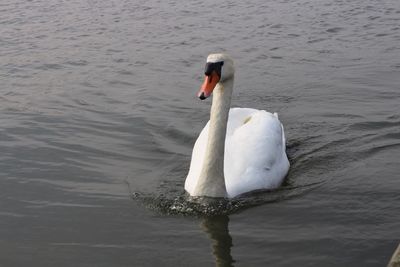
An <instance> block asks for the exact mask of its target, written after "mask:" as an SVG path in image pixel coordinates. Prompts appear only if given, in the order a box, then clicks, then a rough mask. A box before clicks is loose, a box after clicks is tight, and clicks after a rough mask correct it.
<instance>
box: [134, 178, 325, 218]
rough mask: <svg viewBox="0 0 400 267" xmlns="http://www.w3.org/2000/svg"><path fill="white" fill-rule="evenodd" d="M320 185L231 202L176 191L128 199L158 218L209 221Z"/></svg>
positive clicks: (287, 188) (136, 194)
mask: <svg viewBox="0 0 400 267" xmlns="http://www.w3.org/2000/svg"><path fill="white" fill-rule="evenodd" d="M320 185H321V183H320V182H318V183H313V184H307V185H302V186H290V185H284V186H282V187H281V188H279V189H277V190H261V191H254V192H251V193H247V194H244V195H241V196H239V197H235V198H233V199H227V198H209V197H191V196H189V195H188V194H187V193H186V192H180V193H179V194H176V190H175V191H174V192H170V193H169V192H164V193H162V192H160V193H159V194H151V193H149V194H146V193H141V192H132V193H131V196H132V199H134V200H136V201H138V202H139V203H141V204H143V205H144V206H145V207H146V208H148V209H150V210H153V211H156V212H159V213H161V214H167V215H183V216H196V217H211V216H218V215H229V214H232V213H236V212H240V211H242V210H244V209H248V208H251V207H255V206H259V205H263V204H267V203H274V202H280V201H284V200H287V199H290V198H294V197H298V196H300V195H303V194H305V193H307V192H309V191H311V190H314V189H316V188H317V187H318V186H320ZM163 188H166V187H165V186H164V187H163ZM171 191H172V190H171Z"/></svg>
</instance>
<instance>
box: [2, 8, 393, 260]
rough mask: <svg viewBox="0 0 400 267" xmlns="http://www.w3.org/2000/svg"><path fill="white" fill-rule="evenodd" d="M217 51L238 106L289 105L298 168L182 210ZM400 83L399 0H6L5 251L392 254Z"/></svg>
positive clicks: (263, 256)
mask: <svg viewBox="0 0 400 267" xmlns="http://www.w3.org/2000/svg"><path fill="white" fill-rule="evenodd" d="M215 51H217V52H218V51H226V52H229V53H230V54H231V55H232V56H233V57H234V58H235V60H236V66H237V75H236V82H235V93H234V98H233V105H234V106H241V107H253V108H259V109H267V110H269V111H277V112H279V114H280V119H281V121H282V122H283V123H284V125H285V129H286V135H287V140H288V154H289V156H290V158H291V162H292V167H291V171H290V173H289V176H288V178H287V181H286V183H285V185H284V186H283V187H282V189H281V190H278V191H277V192H270V193H264V194H261V195H256V196H248V197H247V198H244V199H242V200H240V201H238V202H237V203H233V205H239V207H240V209H238V210H237V211H236V209H234V208H233V209H232V211H236V212H234V213H233V214H230V215H219V216H216V217H204V216H194V214H189V216H183V215H171V214H170V213H178V214H179V213H181V212H180V209H181V208H182V207H184V208H187V206H188V203H185V201H186V200H185V199H184V197H183V183H184V178H185V175H186V172H187V170H188V167H189V162H190V154H191V148H192V146H193V143H194V141H195V139H196V137H197V134H198V133H199V132H200V130H201V128H202V127H203V125H204V124H205V122H206V121H207V119H208V112H209V108H210V101H208V102H200V101H198V99H196V97H195V93H196V92H197V90H198V88H199V85H200V83H201V79H202V71H203V67H204V62H205V58H206V56H207V54H208V53H210V52H215ZM399 84H400V2H399V1H397V0H387V1H377V0H351V1H339V0H337V1H334V0H322V1H309V0H292V1H272V0H267V1H260V0H259V1H241V2H239V1H220V2H218V3H215V2H213V1H208V0H205V1H172V0H169V1H155V0H151V1H144V0H142V1H128V0H119V1H117V0H111V1H105V0H87V1H80V0H73V1H58V0H57V1H56V0H49V1H43V0H32V1H11V0H3V1H1V3H0V112H1V113H0V122H1V127H0V188H1V189H0V265H1V266H193V267H194V266H213V265H219V266H230V265H234V266H385V265H386V263H387V261H388V260H389V258H390V255H391V253H392V252H393V250H394V249H395V247H396V246H397V244H398V242H399V239H400V227H399V226H400V223H399V222H400V194H399V191H400V174H399V173H400V165H399V163H400V162H399V158H400V104H399V103H400V85H399ZM132 193H133V194H134V196H135V197H134V198H132V197H131V194H132ZM241 201H244V202H241ZM238 203H239V204H238ZM243 203H244V205H241V204H243ZM228 204H229V203H228ZM260 204H261V205H260ZM235 207H236V206H235ZM228 208H229V207H228ZM186 211H187V209H186ZM189 213H190V212H189ZM227 213H230V212H227ZM197 215H198V214H197Z"/></svg>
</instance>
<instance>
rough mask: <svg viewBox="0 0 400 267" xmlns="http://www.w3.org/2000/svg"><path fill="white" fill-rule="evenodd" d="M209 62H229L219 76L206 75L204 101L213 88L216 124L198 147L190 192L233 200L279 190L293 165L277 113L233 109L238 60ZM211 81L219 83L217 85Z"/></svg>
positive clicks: (222, 56)
mask: <svg viewBox="0 0 400 267" xmlns="http://www.w3.org/2000/svg"><path fill="white" fill-rule="evenodd" d="M207 62H208V64H217V63H220V62H223V63H222V64H221V66H219V68H220V69H219V72H220V73H219V77H218V75H217V76H215V77H214V76H213V75H214V74H211V72H210V73H209V74H210V75H209V76H210V77H211V78H210V77H208V78H207V77H206V82H205V83H204V84H203V87H202V89H201V91H200V93H199V95H200V98H201V99H204V98H205V97H207V96H209V95H210V94H211V92H210V88H211V87H213V88H212V89H211V91H213V94H214V97H213V103H212V107H211V115H210V121H209V122H208V123H207V125H206V126H205V127H204V129H203V130H202V131H201V133H200V135H199V137H198V139H197V141H196V143H195V145H194V148H193V153H192V161H191V164H190V170H189V174H188V176H187V178H186V182H185V190H186V191H187V192H188V193H189V194H190V195H191V196H209V197H229V198H233V197H235V196H238V195H240V194H243V193H246V192H250V191H253V190H260V189H274V188H277V187H279V186H280V184H281V183H282V181H283V179H284V178H285V176H286V174H287V172H288V169H289V161H288V159H287V156H286V151H285V150H286V146H285V135H284V131H283V127H282V124H281V123H280V121H279V120H278V116H277V114H276V113H275V114H271V113H269V112H266V111H264V110H256V109H250V108H232V109H230V99H231V95H232V89H233V73H234V68H233V61H232V60H231V59H230V58H229V57H228V56H227V55H225V54H212V55H210V56H209V57H208V59H207ZM222 66H224V67H222ZM208 67H210V66H208ZM206 68H207V67H206ZM213 68H218V66H216V67H215V66H214V67H211V69H213ZM217 72H218V69H217ZM215 74H218V73H215ZM206 75H207V69H206ZM207 79H209V80H214V83H216V82H218V83H216V84H211V82H210V81H208V80H207ZM215 80H217V81H215ZM210 84H211V85H210ZM210 86H211V87H210ZM214 87H215V89H214ZM228 118H229V119H228Z"/></svg>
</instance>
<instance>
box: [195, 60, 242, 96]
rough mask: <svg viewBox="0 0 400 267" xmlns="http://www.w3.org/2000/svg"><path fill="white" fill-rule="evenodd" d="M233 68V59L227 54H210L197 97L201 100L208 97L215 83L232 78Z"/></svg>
mask: <svg viewBox="0 0 400 267" xmlns="http://www.w3.org/2000/svg"><path fill="white" fill-rule="evenodd" d="M234 73H235V68H234V66H233V60H232V58H231V57H230V56H228V55H227V54H210V55H208V57H207V63H206V67H205V70H204V74H205V79H204V83H203V85H202V86H201V88H200V91H199V93H198V97H199V98H200V99H201V100H204V99H206V98H207V97H209V96H210V95H211V93H212V91H213V90H214V88H215V86H216V85H217V83H219V82H221V83H223V82H225V81H227V80H230V79H232V78H233V75H234Z"/></svg>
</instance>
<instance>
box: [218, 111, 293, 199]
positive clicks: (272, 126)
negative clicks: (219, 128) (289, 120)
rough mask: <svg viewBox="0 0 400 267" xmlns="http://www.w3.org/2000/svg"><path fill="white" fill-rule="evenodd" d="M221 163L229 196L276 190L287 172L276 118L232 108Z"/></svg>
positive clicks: (280, 133) (257, 112) (280, 132)
mask: <svg viewBox="0 0 400 267" xmlns="http://www.w3.org/2000/svg"><path fill="white" fill-rule="evenodd" d="M224 163H225V165H224V172H225V183H226V187H227V191H228V195H229V196H230V197H233V196H236V195H239V194H242V193H245V192H249V191H252V190H257V189H266V188H268V189H270V188H276V187H278V186H279V185H280V184H281V182H282V180H283V178H284V177H285V175H286V173H287V171H288V168H289V161H288V159H287V156H286V152H285V138H284V133H283V127H282V124H281V123H280V121H279V120H278V117H277V115H276V114H271V113H268V112H266V111H264V110H254V109H232V110H231V112H230V114H229V123H228V131H227V137H226V142H225V162H224Z"/></svg>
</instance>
